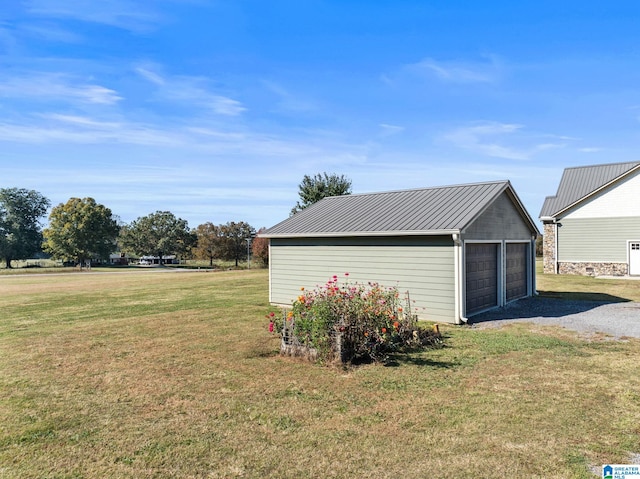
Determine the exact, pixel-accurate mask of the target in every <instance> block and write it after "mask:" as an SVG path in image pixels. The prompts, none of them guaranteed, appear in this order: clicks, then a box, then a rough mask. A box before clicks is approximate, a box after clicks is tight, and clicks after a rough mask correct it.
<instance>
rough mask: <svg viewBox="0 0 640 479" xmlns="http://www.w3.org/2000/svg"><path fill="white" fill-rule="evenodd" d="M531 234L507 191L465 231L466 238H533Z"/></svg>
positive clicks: (497, 239)
mask: <svg viewBox="0 0 640 479" xmlns="http://www.w3.org/2000/svg"><path fill="white" fill-rule="evenodd" d="M531 234H532V231H531V229H530V226H529V225H528V224H527V223H526V222H525V220H524V219H523V217H522V215H521V214H520V212H519V211H518V210H517V209H516V207H515V206H514V204H513V201H511V199H510V198H509V197H508V196H507V193H506V192H504V193H502V194H501V195H500V196H499V197H498V198H496V200H495V201H494V202H493V203H492V204H491V205H490V206H489V207H488V208H487V209H486V210H485V211H484V212H483V213H482V214H481V215H480V216H478V218H476V219H475V221H474V222H473V223H472V224H471V225H470V226H469V227H467V228H466V229H465V230H464V231H463V235H464V239H465V240H496V241H502V240H531Z"/></svg>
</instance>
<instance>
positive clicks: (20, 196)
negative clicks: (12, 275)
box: [0, 188, 51, 268]
mask: <svg viewBox="0 0 640 479" xmlns="http://www.w3.org/2000/svg"><path fill="white" fill-rule="evenodd" d="M50 204H51V203H50V202H49V200H48V199H47V198H45V197H44V196H42V195H41V194H40V193H38V192H37V191H34V190H26V189H24V188H0V258H3V259H4V262H5V265H6V267H7V268H11V261H13V260H14V259H27V258H29V257H30V256H31V255H33V254H34V253H36V252H38V251H40V248H41V246H42V231H41V226H40V222H39V219H40V218H41V217H43V216H44V215H45V214H46V212H47V208H49V205H50Z"/></svg>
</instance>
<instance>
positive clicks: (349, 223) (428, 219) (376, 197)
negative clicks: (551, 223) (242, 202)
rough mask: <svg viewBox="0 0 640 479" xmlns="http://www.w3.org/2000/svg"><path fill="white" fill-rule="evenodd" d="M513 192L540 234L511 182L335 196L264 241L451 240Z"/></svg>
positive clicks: (277, 227) (267, 234)
mask: <svg viewBox="0 0 640 479" xmlns="http://www.w3.org/2000/svg"><path fill="white" fill-rule="evenodd" d="M505 190H508V191H509V192H510V193H511V195H510V198H512V201H514V203H516V204H517V206H518V208H519V209H520V211H521V213H522V214H523V216H524V217H525V219H526V221H527V222H528V223H530V225H531V227H532V231H537V228H536V227H535V225H534V224H533V221H532V220H531V218H530V217H529V215H528V213H527V212H526V210H525V209H524V207H522V204H521V203H520V201H519V200H518V198H517V195H516V194H515V191H513V188H512V187H511V184H510V183H509V181H495V182H487V183H473V184H467V185H453V186H441V187H433V188H422V189H414V190H402V191H389V192H383V193H369V194H356V195H345V196H332V197H328V198H324V199H322V200H321V201H319V202H317V203H315V204H313V205H311V206H309V207H307V208H305V209H304V210H302V211H300V212H298V213H295V214H294V215H293V216H291V217H289V218H288V219H286V220H284V221H282V222H281V223H278V224H277V225H275V226H273V227H271V228H269V229H268V230H267V231H265V232H264V233H263V234H261V236H264V237H297V236H300V237H301V236H356V235H367V236H368V235H399V234H400V235H410V234H451V233H454V232H460V231H462V230H463V229H464V228H465V227H467V226H468V225H469V224H471V222H472V221H473V220H474V219H476V218H477V217H478V216H479V215H480V214H481V213H482V212H483V211H484V210H485V209H486V208H487V207H488V206H489V205H490V204H491V202H492V201H494V200H495V199H496V198H497V197H498V196H499V195H500V194H501V193H502V192H504V191H505Z"/></svg>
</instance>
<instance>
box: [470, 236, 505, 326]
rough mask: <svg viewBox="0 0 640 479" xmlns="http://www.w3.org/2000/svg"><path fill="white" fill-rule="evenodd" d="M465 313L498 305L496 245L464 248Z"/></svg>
mask: <svg viewBox="0 0 640 479" xmlns="http://www.w3.org/2000/svg"><path fill="white" fill-rule="evenodd" d="M465 275H466V281H465V284H466V312H467V314H472V313H475V312H478V311H481V310H483V309H487V308H491V307H494V306H497V305H498V245H497V244H495V243H469V244H467V245H466V246H465Z"/></svg>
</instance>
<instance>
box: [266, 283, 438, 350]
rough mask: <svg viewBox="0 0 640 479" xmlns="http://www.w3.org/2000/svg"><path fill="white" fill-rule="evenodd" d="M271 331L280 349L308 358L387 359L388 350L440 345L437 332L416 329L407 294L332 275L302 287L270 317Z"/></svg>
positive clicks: (415, 320)
mask: <svg viewBox="0 0 640 479" xmlns="http://www.w3.org/2000/svg"><path fill="white" fill-rule="evenodd" d="M268 317H269V319H270V324H269V329H270V331H272V332H276V333H279V334H280V335H281V337H282V346H281V353H282V354H287V355H291V356H305V357H308V358H309V359H312V360H322V361H341V362H352V361H354V360H373V361H381V362H383V361H385V360H386V359H387V358H388V357H389V354H391V353H394V352H399V351H406V350H410V349H415V348H419V347H424V346H427V345H431V346H433V345H438V344H440V343H441V336H440V334H439V332H438V331H437V330H431V329H424V328H420V327H418V325H417V317H416V315H415V314H414V313H412V309H411V301H410V298H409V293H408V292H407V293H406V294H405V295H404V296H403V297H402V298H401V296H400V293H399V291H398V289H397V288H394V287H392V288H387V287H384V286H382V285H380V284H378V283H367V284H366V285H365V284H361V283H357V282H356V283H350V282H349V281H348V273H345V279H344V280H343V281H340V280H339V279H338V277H337V276H333V277H332V278H331V279H330V280H329V281H327V283H326V284H325V285H323V286H318V287H316V288H315V289H313V290H310V291H306V290H305V289H304V288H301V294H300V295H299V296H298V298H297V299H296V300H295V301H294V302H293V305H292V308H291V309H290V310H288V311H284V312H283V316H282V317H281V318H278V317H276V315H275V314H274V313H271V314H270V315H269V316H268Z"/></svg>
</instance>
